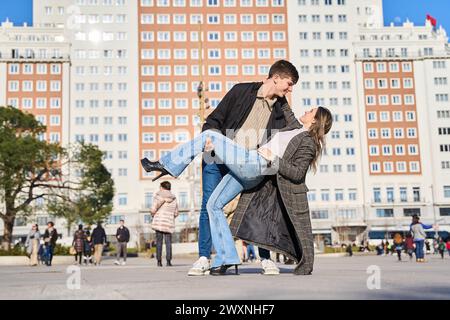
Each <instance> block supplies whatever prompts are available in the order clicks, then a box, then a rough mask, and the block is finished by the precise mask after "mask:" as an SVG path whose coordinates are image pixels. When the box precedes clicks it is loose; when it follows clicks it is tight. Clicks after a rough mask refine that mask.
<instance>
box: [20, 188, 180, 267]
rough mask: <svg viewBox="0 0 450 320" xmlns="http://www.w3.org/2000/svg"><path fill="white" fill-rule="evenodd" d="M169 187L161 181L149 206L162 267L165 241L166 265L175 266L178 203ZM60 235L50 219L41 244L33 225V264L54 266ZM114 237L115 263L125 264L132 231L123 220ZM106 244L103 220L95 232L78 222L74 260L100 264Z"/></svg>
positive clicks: (30, 244)
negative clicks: (173, 263) (174, 250)
mask: <svg viewBox="0 0 450 320" xmlns="http://www.w3.org/2000/svg"><path fill="white" fill-rule="evenodd" d="M170 190H171V184H170V182H168V181H164V182H162V183H161V184H160V190H159V191H158V192H156V194H155V196H154V201H153V204H152V207H151V209H150V212H151V214H152V217H153V220H152V229H153V230H154V231H155V232H156V242H155V241H153V243H152V246H151V247H153V246H156V258H157V265H158V266H159V267H162V251H163V242H165V244H166V265H167V266H172V233H173V232H174V231H175V218H176V217H177V216H178V203H177V199H176V197H175V195H174V194H173V193H172V192H171V191H170ZM58 237H59V235H58V233H57V231H56V229H55V228H54V223H53V222H51V221H50V222H49V223H48V224H47V229H46V230H45V232H44V235H43V243H41V242H42V241H41V238H42V235H41V233H40V232H39V226H38V225H37V224H33V226H32V229H31V231H30V232H29V234H28V236H27V239H26V241H25V247H26V252H27V255H28V257H29V258H30V265H31V266H37V265H38V264H39V263H43V264H45V265H47V266H51V265H52V260H53V252H54V249H55V246H56V241H57V240H58ZM115 240H116V241H115V242H116V260H115V262H114V264H115V265H125V264H126V261H127V247H128V242H129V241H130V231H129V229H128V228H127V227H126V226H125V221H124V220H123V219H122V220H120V222H119V227H118V228H117V231H116V234H115ZM107 245H108V241H107V236H106V232H105V229H104V228H103V226H102V224H101V222H98V223H97V226H96V227H95V228H94V230H93V231H92V233H91V231H90V230H89V228H84V227H83V225H82V224H79V225H78V229H77V230H76V231H75V233H74V235H73V240H72V246H71V247H70V250H69V253H70V254H71V255H73V256H74V258H75V262H74V263H75V264H77V265H82V264H84V265H95V266H98V265H100V264H101V262H102V255H103V251H104V249H105V246H107ZM151 247H150V249H151Z"/></svg>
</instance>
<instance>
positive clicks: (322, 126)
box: [309, 107, 333, 173]
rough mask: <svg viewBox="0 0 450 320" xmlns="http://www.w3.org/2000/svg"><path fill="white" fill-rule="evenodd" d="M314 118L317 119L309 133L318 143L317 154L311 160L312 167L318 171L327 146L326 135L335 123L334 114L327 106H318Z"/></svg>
mask: <svg viewBox="0 0 450 320" xmlns="http://www.w3.org/2000/svg"><path fill="white" fill-rule="evenodd" d="M314 119H315V120H316V121H315V122H314V123H313V124H311V127H309V133H310V134H311V136H312V138H313V139H314V142H315V143H316V154H315V156H314V159H313V160H312V162H311V168H312V169H313V171H314V173H316V172H317V163H318V161H319V158H320V156H321V155H322V151H323V149H324V148H325V135H326V134H327V133H328V132H329V131H330V129H331V126H332V124H333V116H332V115H331V112H330V110H328V109H327V108H324V107H318V108H317V112H316V115H315V117H314Z"/></svg>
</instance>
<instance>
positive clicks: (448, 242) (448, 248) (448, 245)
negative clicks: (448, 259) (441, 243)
mask: <svg viewBox="0 0 450 320" xmlns="http://www.w3.org/2000/svg"><path fill="white" fill-rule="evenodd" d="M445 247H446V248H447V251H448V255H449V256H450V238H448V239H447V243H446V244H445Z"/></svg>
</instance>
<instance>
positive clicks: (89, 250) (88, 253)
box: [83, 230, 93, 265]
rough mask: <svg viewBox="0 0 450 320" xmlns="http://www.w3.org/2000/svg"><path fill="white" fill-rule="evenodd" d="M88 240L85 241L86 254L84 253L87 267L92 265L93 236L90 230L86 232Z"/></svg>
mask: <svg viewBox="0 0 450 320" xmlns="http://www.w3.org/2000/svg"><path fill="white" fill-rule="evenodd" d="M85 233H86V238H85V239H84V253H83V259H84V264H85V265H88V264H90V265H92V248H93V244H92V236H91V233H90V232H89V230H86V232H85Z"/></svg>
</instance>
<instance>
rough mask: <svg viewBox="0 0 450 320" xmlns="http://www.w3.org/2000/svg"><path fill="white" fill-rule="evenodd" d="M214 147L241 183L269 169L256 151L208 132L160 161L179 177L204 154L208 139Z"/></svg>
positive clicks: (215, 132) (215, 151) (216, 153)
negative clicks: (197, 157) (266, 168)
mask: <svg viewBox="0 0 450 320" xmlns="http://www.w3.org/2000/svg"><path fill="white" fill-rule="evenodd" d="M208 138H209V139H211V141H212V143H213V145H214V153H215V155H216V157H217V158H218V159H220V160H221V162H222V163H223V164H225V165H226V166H227V167H228V168H229V169H230V171H232V172H233V173H234V175H235V176H236V177H237V178H239V179H240V180H241V181H245V180H250V181H251V180H254V179H255V178H257V177H259V176H260V175H261V173H262V170H263V169H264V168H265V167H267V161H266V160H265V159H263V158H262V157H261V156H260V155H259V154H258V153H257V152H256V150H253V151H248V150H247V149H245V148H244V147H242V146H240V145H238V144H237V143H236V142H234V141H233V140H231V139H229V138H227V137H225V136H224V135H222V134H221V133H220V132H217V131H213V130H207V131H204V132H202V133H201V134H200V135H198V136H197V137H196V138H194V139H193V140H191V141H189V142H186V143H184V144H182V145H180V146H178V147H177V148H176V149H174V150H173V151H171V152H169V153H168V154H166V155H165V156H163V157H162V158H161V159H160V163H161V164H162V165H163V166H164V168H165V169H166V170H167V171H169V173H170V174H171V175H173V176H175V177H178V176H179V175H180V174H181V173H182V172H183V171H184V169H186V167H187V166H188V165H189V164H190V163H191V162H192V160H194V158H195V157H196V156H197V155H198V154H200V153H202V152H203V150H204V148H205V144H206V141H207V139H208Z"/></svg>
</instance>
